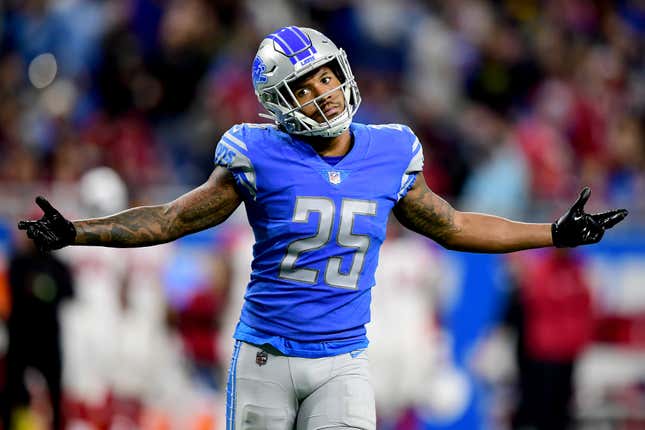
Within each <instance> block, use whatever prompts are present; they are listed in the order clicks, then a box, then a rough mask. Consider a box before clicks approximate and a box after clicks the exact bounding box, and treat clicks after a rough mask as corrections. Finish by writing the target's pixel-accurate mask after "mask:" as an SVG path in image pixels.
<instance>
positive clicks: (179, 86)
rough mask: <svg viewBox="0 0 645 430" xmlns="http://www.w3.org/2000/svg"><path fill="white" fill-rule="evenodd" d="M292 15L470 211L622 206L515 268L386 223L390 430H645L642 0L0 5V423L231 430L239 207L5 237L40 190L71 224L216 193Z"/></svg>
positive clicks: (383, 362) (383, 305)
mask: <svg viewBox="0 0 645 430" xmlns="http://www.w3.org/2000/svg"><path fill="white" fill-rule="evenodd" d="M294 24H295V25H300V26H307V27H313V28H316V29H318V30H320V31H322V32H323V33H325V34H326V35H328V36H329V37H330V38H331V39H332V40H333V41H335V43H336V44H337V45H338V46H340V47H342V48H344V49H345V50H346V51H347V53H348V57H349V60H350V64H351V66H352V69H353V72H354V75H355V76H356V78H357V81H358V85H359V88H360V90H361V94H362V97H363V104H362V106H361V108H360V109H359V111H358V115H357V117H356V120H357V121H359V122H366V123H404V124H407V125H409V126H410V127H411V128H412V129H413V130H414V131H415V132H416V133H417V135H418V136H419V138H420V140H421V142H422V143H423V145H424V152H425V160H426V162H425V167H424V175H425V177H426V180H427V182H428V184H429V185H430V187H431V188H432V189H433V190H434V191H435V192H436V193H438V194H440V195H442V196H443V197H444V198H446V199H448V200H449V201H450V202H451V203H452V204H453V205H454V206H456V207H457V208H459V209H463V210H471V211H484V212H488V213H493V214H497V215H501V216H507V217H511V218H515V219H521V220H526V221H550V220H552V219H554V218H555V216H556V215H558V214H559V213H561V212H562V210H563V209H564V208H566V207H567V205H568V204H570V203H571V202H572V201H573V200H574V198H575V197H576V196H577V193H578V192H579V190H580V189H581V187H582V186H583V185H589V186H591V188H592V190H593V194H592V197H591V199H590V202H589V204H588V209H589V210H591V211H595V210H601V209H604V208H608V207H626V208H628V209H629V210H630V216H629V217H628V219H627V220H626V221H625V223H624V224H621V225H620V226H619V227H617V229H616V231H615V232H613V231H612V232H611V234H610V235H608V236H611V237H607V240H606V241H605V242H606V243H605V242H603V244H601V245H599V246H597V247H593V249H592V250H581V251H577V250H576V251H575V252H555V251H541V252H532V253H519V254H517V255H514V256H512V257H500V256H472V255H466V256H462V255H456V254H454V253H448V252H445V251H443V250H441V249H438V248H437V247H436V246H434V245H433V244H431V243H429V242H427V241H425V240H422V239H420V238H417V237H411V236H409V235H408V234H407V233H405V232H401V231H399V228H398V227H397V226H396V225H395V224H393V226H392V227H391V228H390V235H391V237H390V238H389V239H388V241H387V242H386V246H384V249H383V255H382V257H381V261H382V263H381V266H382V267H381V269H380V272H379V276H380V278H379V279H380V280H381V281H382V282H379V285H378V286H377V288H375V291H374V295H375V304H374V307H375V308H378V309H375V312H374V320H375V321H374V324H373V326H372V327H371V333H372V334H371V338H372V340H373V347H372V348H373V352H372V354H373V362H374V366H375V369H377V370H375V388H376V390H377V400H378V402H379V405H380V407H379V411H380V412H379V415H380V417H379V420H380V421H379V422H380V427H379V429H381V428H382V429H416V428H469V429H471V428H482V429H485V428H491V429H498V428H499V429H507V428H526V429H529V428H535V429H549V430H557V429H560V428H562V429H564V428H568V427H567V426H568V425H571V426H572V427H570V428H598V429H614V428H620V429H622V428H625V429H642V428H645V414H644V413H643V411H645V234H644V233H643V232H645V198H643V197H645V139H644V124H645V121H644V120H645V55H644V53H645V49H644V47H645V46H644V45H645V37H644V36H645V2H643V1H642V0H622V1H603V0H593V1H587V0H559V1H551V0H547V1H537V0H525V1H512V0H496V1H495V0H451V1H445V2H444V1H430V0H427V1H423V0H398V1H394V0H298V1H296V0H292V1H288V0H13V1H12V0H5V1H2V2H0V201H1V202H2V203H1V204H0V317H1V318H0V393H2V394H0V407H1V409H2V417H3V421H2V423H3V424H2V427H0V428H4V429H7V430H8V429H14V428H16V429H32V428H33V429H40V428H54V426H59V427H60V428H62V426H63V425H64V426H65V428H73V429H77V428H78V429H108V428H110V429H121V428H125V429H135V428H142V429H160V430H161V429H174V428H181V429H204V430H206V429H217V428H223V427H222V424H221V422H222V414H223V411H224V407H223V403H222V402H223V400H222V399H223V394H222V393H223V390H224V389H225V387H224V386H223V384H222V381H223V380H224V378H225V373H226V369H227V366H228V357H229V354H230V347H231V344H232V342H231V340H230V333H231V332H232V325H233V324H234V321H235V319H236V317H237V315H238V313H239V304H240V301H241V295H242V294H243V289H244V285H245V282H246V281H247V280H248V271H249V261H250V258H251V257H250V252H251V250H250V245H251V243H252V238H251V237H250V232H249V229H248V227H247V226H246V224H245V219H244V215H243V214H241V213H236V214H235V215H234V216H233V217H232V219H231V220H229V221H228V222H227V223H226V224H224V225H222V226H220V227H217V228H215V229H213V230H211V231H207V232H204V233H200V234H198V235H195V236H192V237H187V238H184V239H182V240H180V241H178V242H176V243H173V244H168V245H163V246H159V247H154V248H150V249H137V250H118V251H117V250H109V249H89V248H74V249H66V250H63V251H60V252H56V253H54V254H53V256H42V255H39V254H38V253H36V252H35V251H34V250H33V249H31V248H30V245H29V243H27V241H26V240H25V239H24V238H23V237H21V236H20V235H19V234H18V232H17V231H16V230H15V228H14V226H15V222H16V221H17V220H18V219H24V218H36V217H39V216H40V212H39V211H38V210H37V208H36V206H35V205H34V204H33V197H34V196H36V195H38V194H42V195H45V196H47V197H48V198H49V199H50V201H51V202H52V203H53V204H54V206H56V207H58V208H59V209H60V210H61V211H62V212H63V213H64V214H66V215H68V216H69V217H71V218H77V217H85V216H97V215H104V214H107V213H111V212H114V211H118V210H121V209H123V208H125V207H128V206H133V205H141V204H150V203H160V202H164V201H168V200H171V199H173V198H175V197H176V196H178V195H179V194H180V193H182V192H184V191H187V190H188V189H190V188H192V187H194V186H196V185H198V184H200V183H201V182H203V181H204V180H205V179H206V178H207V177H208V175H209V173H210V171H211V170H212V167H213V164H212V160H213V154H214V150H215V144H216V143H217V141H218V140H219V136H220V135H221V134H222V133H223V132H225V131H226V130H227V129H228V128H229V127H231V126H232V125H233V124H235V123H239V122H261V120H260V119H259V118H258V116H257V114H258V112H260V105H259V104H258V102H257V100H256V98H255V95H254V94H253V90H252V85H251V63H252V60H253V57H254V54H255V51H256V49H257V46H258V44H259V41H260V40H261V39H262V38H263V36H264V35H266V34H268V33H270V32H272V31H274V30H276V29H277V28H279V27H282V26H284V25H294ZM412 249H414V250H415V251H414V252H411V251H410V250H412ZM410 255H414V257H413V258H411V257H410ZM379 312H381V313H382V314H383V315H379ZM403 316H405V318H404V317H403ZM400 333H409V334H408V335H407V336H400ZM401 351H406V352H405V354H401ZM401 355H405V356H406V357H409V358H406V359H405V360H411V361H406V362H405V363H412V364H411V365H410V366H407V365H404V364H405V363H402V362H401V360H402V359H401ZM393 372H394V373H393ZM10 422H12V423H13V424H11V425H10V424H9V423H10ZM57 423H60V424H57ZM63 423H64V424H63Z"/></svg>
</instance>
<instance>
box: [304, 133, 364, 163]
mask: <svg viewBox="0 0 645 430" xmlns="http://www.w3.org/2000/svg"><path fill="white" fill-rule="evenodd" d="M306 142H307V143H308V144H310V145H311V147H312V148H314V150H315V151H316V152H317V153H318V155H320V156H321V157H340V156H343V155H345V154H347V153H348V152H349V150H350V149H352V145H353V138H352V133H350V131H349V130H345V131H344V132H343V133H342V134H341V135H340V136H336V137H309V138H307V139H306Z"/></svg>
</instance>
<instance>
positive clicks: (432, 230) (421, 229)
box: [394, 184, 459, 244]
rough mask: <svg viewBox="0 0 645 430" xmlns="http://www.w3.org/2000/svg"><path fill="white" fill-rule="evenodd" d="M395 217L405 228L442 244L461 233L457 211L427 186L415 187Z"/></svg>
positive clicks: (395, 213) (396, 208)
mask: <svg viewBox="0 0 645 430" xmlns="http://www.w3.org/2000/svg"><path fill="white" fill-rule="evenodd" d="M394 215H395V216H396V218H397V219H398V220H399V222H400V223H401V224H403V225H404V226H405V227H407V228H409V229H410V230H412V231H415V232H417V233H420V234H422V235H424V236H427V237H429V238H431V239H433V240H435V241H436V242H438V243H440V244H446V243H447V241H449V239H450V237H451V236H453V235H455V234H457V233H459V228H458V226H457V225H456V224H455V210H454V209H453V208H452V206H450V205H449V204H448V203H447V202H446V201H445V200H443V199H442V198H441V197H439V196H437V195H436V194H434V193H433V192H432V191H430V190H429V189H428V188H427V187H426V186H425V184H424V185H423V186H421V184H419V186H417V185H415V187H414V188H413V189H412V190H410V193H408V195H407V196H406V197H405V198H404V199H403V200H402V201H401V202H399V204H397V205H396V206H395V208H394Z"/></svg>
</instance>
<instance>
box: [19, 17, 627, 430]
mask: <svg viewBox="0 0 645 430" xmlns="http://www.w3.org/2000/svg"><path fill="white" fill-rule="evenodd" d="M252 79H253V85H254V88H255V92H256V94H257V96H258V99H259V101H260V103H261V104H262V106H264V108H265V109H266V110H267V112H268V115H267V116H268V117H269V118H270V119H271V120H272V121H273V122H274V124H238V125H235V126H233V127H232V128H231V129H229V130H228V131H227V132H226V133H224V135H223V136H222V138H221V140H220V141H219V144H218V145H217V147H216V151H215V168H214V170H213V173H212V174H211V176H210V177H209V178H208V180H207V181H206V182H205V183H204V184H203V185H201V186H199V187H197V188H195V189H194V190H192V191H190V192H188V193H186V194H185V195H183V196H181V197H179V198H177V199H176V200H174V201H172V202H169V203H166V204H161V205H157V206H145V207H136V208H132V209H129V210H126V211H123V212H120V213H117V214H115V215H112V216H107V217H103V218H94V219H84V220H77V221H69V220H67V219H65V218H64V217H63V215H61V214H60V213H59V212H58V211H57V210H56V209H54V208H53V207H52V206H51V205H50V204H49V203H48V202H47V200H45V199H44V198H42V197H37V198H36V202H37V204H38V205H39V206H40V207H41V208H42V209H43V211H44V215H43V217H42V218H41V219H40V220H36V221H21V222H20V223H19V228H20V229H23V230H26V233H27V235H28V236H29V237H30V238H32V239H33V240H34V241H35V242H36V244H37V246H38V247H39V248H40V249H41V250H43V251H48V250H52V249H58V248H61V247H64V246H68V245H98V246H111V247H138V246H149V245H156V244H159V243H164V242H169V241H172V240H175V239H177V238H179V237H182V236H184V235H187V234H190V233H194V232H197V231H200V230H203V229H206V228H209V227H212V226H215V225H217V224H219V223H221V222H223V221H224V220H226V219H227V218H228V216H229V215H231V213H232V212H233V211H234V210H235V209H236V208H237V207H238V206H239V205H240V204H241V203H242V202H243V203H244V205H245V208H246V212H247V216H248V220H249V223H250V224H251V226H252V228H253V231H254V235H255V244H254V246H253V255H254V259H253V262H252V274H251V279H250V282H249V284H248V288H247V291H246V295H245V301H244V305H243V307H242V312H241V316H240V320H239V322H238V325H237V328H236V330H235V334H234V338H235V340H236V342H235V346H234V352H233V356H232V361H231V366H230V370H229V377H228V391H227V396H228V400H227V421H228V423H227V428H228V429H281V430H289V429H293V428H296V429H303V430H304V429H322V428H325V429H332V428H333V429H374V428H375V411H374V393H373V390H372V386H371V384H370V380H369V376H368V358H367V352H366V347H367V344H368V340H367V337H366V334H365V324H366V323H367V322H368V321H369V319H370V313H369V308H370V289H371V288H372V286H373V285H374V272H375V269H376V264H377V260H378V253H379V248H380V246H381V244H382V242H383V240H384V238H385V230H386V223H387V219H388V215H389V214H390V212H393V213H394V215H395V216H396V217H397V219H398V220H399V221H400V222H401V223H402V224H403V225H404V226H406V227H407V228H409V229H412V230H414V231H415V232H418V233H420V234H422V235H424V236H427V237H429V238H431V239H434V240H435V241H437V242H438V243H439V244H441V245H442V246H444V247H446V248H448V249H453V250H463V251H470V252H496V253H499V252H511V251H517V250H521V249H528V248H537V247H545V246H553V245H555V246H566V247H570V246H577V245H583V244H589V243H596V242H598V241H599V240H600V239H601V238H602V236H603V233H604V231H605V229H607V228H610V227H612V226H614V225H615V224H616V223H618V222H620V221H621V220H622V219H623V218H624V217H625V216H626V215H627V211H626V210H624V209H619V210H612V211H609V212H605V213H601V214H594V215H591V214H587V213H585V211H584V205H585V202H586V201H587V199H588V198H589V195H590V190H589V189H587V188H585V189H584V190H583V191H582V193H581V195H580V197H579V198H578V200H577V201H576V202H575V204H574V205H573V206H572V207H571V209H570V210H569V211H567V212H566V213H565V214H564V215H563V216H562V217H560V218H559V219H558V220H557V221H555V222H554V223H552V224H551V223H545V224H537V223H521V222H515V221H511V220H508V219H504V218H500V217H496V216H490V215H485V214H479V213H469V212H460V211H456V210H455V209H453V208H452V207H451V206H450V205H449V204H448V203H447V202H446V201H444V200H443V199H441V198H440V197H439V196H437V195H436V194H434V193H433V192H432V191H431V190H430V189H429V188H428V187H427V186H426V183H425V181H424V178H423V175H422V174H421V170H422V167H423V155H422V148H421V144H420V143H419V140H418V139H417V137H416V136H415V135H414V133H413V131H412V130H410V128H408V127H406V126H405V125H399V124H386V125H365V124H357V123H352V117H353V116H354V114H355V113H356V111H357V109H358V107H359V105H360V102H361V98H360V95H359V91H358V87H357V85H356V81H355V79H354V75H353V74H352V71H351V69H350V66H349V63H348V61H347V57H346V54H345V52H344V51H343V50H342V49H339V48H338V47H336V45H335V44H334V43H333V42H332V41H331V40H330V39H328V38H327V37H325V36H324V35H323V34H321V33H319V32H318V31H315V30H312V29H309V28H299V27H294V26H292V27H284V28H281V29H279V30H278V31H276V32H275V33H272V34H270V35H268V36H267V37H266V38H265V39H264V40H262V42H261V44H260V47H259V49H258V51H257V55H256V57H255V60H254V61H253V70H252ZM402 312H405V310H402Z"/></svg>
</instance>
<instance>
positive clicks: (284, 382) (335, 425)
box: [226, 341, 376, 430]
mask: <svg viewBox="0 0 645 430" xmlns="http://www.w3.org/2000/svg"><path fill="white" fill-rule="evenodd" d="M226 429H227V430H318V429H361V430H375V429H376V413H375V409H374V390H373V388H372V385H371V383H370V380H369V361H368V358H367V352H366V351H362V352H361V351H356V352H354V353H351V354H350V353H347V354H341V355H338V356H334V357H325V358H299V357H285V356H281V355H274V354H271V353H267V352H266V351H264V350H263V349H261V348H258V347H256V346H254V345H250V344H248V343H244V342H240V341H237V342H236V343H235V349H234V351H233V358H232V360H231V367H230V369H229V375H228V387H227V399H226Z"/></svg>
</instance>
